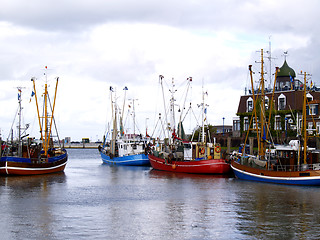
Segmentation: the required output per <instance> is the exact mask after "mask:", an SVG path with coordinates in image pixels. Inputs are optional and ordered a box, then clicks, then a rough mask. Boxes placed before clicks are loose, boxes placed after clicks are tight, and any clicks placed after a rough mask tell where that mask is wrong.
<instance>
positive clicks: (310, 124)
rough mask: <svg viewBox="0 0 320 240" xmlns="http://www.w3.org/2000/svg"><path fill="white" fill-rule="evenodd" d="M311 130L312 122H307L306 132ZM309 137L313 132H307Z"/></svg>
mask: <svg viewBox="0 0 320 240" xmlns="http://www.w3.org/2000/svg"><path fill="white" fill-rule="evenodd" d="M309 129H310V130H311V129H313V122H308V130H309ZM308 133H309V135H311V134H312V133H313V131H308Z"/></svg>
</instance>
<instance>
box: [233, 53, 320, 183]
mask: <svg viewBox="0 0 320 240" xmlns="http://www.w3.org/2000/svg"><path fill="white" fill-rule="evenodd" d="M251 67H252V66H251V65H250V66H249V71H250V77H251V85H252V99H253V111H252V117H251V121H250V125H249V126H250V127H251V126H252V128H251V131H253V132H254V134H256V138H257V140H258V141H257V143H258V151H257V154H252V153H251V154H250V153H247V151H246V148H245V147H243V148H242V150H240V151H239V152H235V153H234V154H233V155H232V161H231V167H232V169H233V172H234V174H235V176H236V177H237V178H239V179H243V180H251V181H257V182H268V183H278V184H288V185H320V162H319V151H318V150H317V149H315V148H310V147H308V146H307V140H308V136H307V131H309V129H307V128H306V108H307V104H308V101H307V95H306V76H307V74H306V72H305V73H304V74H303V76H304V91H303V92H304V94H303V95H304V96H303V110H302V124H301V125H302V126H301V129H300V133H299V134H298V137H297V139H294V140H290V142H289V143H288V144H278V145H277V144H274V143H273V142H272V137H271V134H270V132H271V131H270V119H271V116H272V115H271V113H272V111H273V104H272V103H273V102H274V101H273V95H272V100H271V101H270V102H271V104H269V105H268V108H269V109H268V110H269V114H268V111H267V110H266V109H265V107H266V106H265V104H261V103H264V102H265V101H264V100H263V99H265V93H264V89H265V87H264V77H263V75H264V70H263V50H261V77H260V83H259V86H260V87H259V90H258V91H255V90H254V87H253V78H252V69H251ZM277 73H278V69H276V73H275V82H274V84H276V79H277ZM274 89H275V88H274ZM274 89H273V91H274ZM255 93H256V94H255ZM266 116H269V117H268V121H267V118H266ZM296 122H299V121H298V119H296ZM252 123H256V124H252ZM249 130H250V129H249ZM248 134H249V131H248V133H247V136H246V140H247V138H248ZM246 140H245V144H244V146H246Z"/></svg>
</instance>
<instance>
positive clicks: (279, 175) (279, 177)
mask: <svg viewBox="0 0 320 240" xmlns="http://www.w3.org/2000/svg"><path fill="white" fill-rule="evenodd" d="M231 168H232V170H233V172H234V175H235V176H236V178H238V179H243V180H249V181H258V182H267V183H278V184H287V185H306V186H318V185H320V170H309V171H273V170H263V169H257V168H252V167H249V166H245V165H241V164H240V163H238V162H237V161H236V160H233V161H232V163H231Z"/></svg>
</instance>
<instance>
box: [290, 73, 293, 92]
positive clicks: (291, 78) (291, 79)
mask: <svg viewBox="0 0 320 240" xmlns="http://www.w3.org/2000/svg"><path fill="white" fill-rule="evenodd" d="M289 77H290V81H291V90H292V89H293V77H292V76H291V75H290V73H289Z"/></svg>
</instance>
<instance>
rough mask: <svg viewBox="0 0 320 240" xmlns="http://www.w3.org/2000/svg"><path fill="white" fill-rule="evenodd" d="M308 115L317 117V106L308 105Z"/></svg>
mask: <svg viewBox="0 0 320 240" xmlns="http://www.w3.org/2000/svg"><path fill="white" fill-rule="evenodd" d="M309 115H318V105H314V104H313V105H310V107H309Z"/></svg>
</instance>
